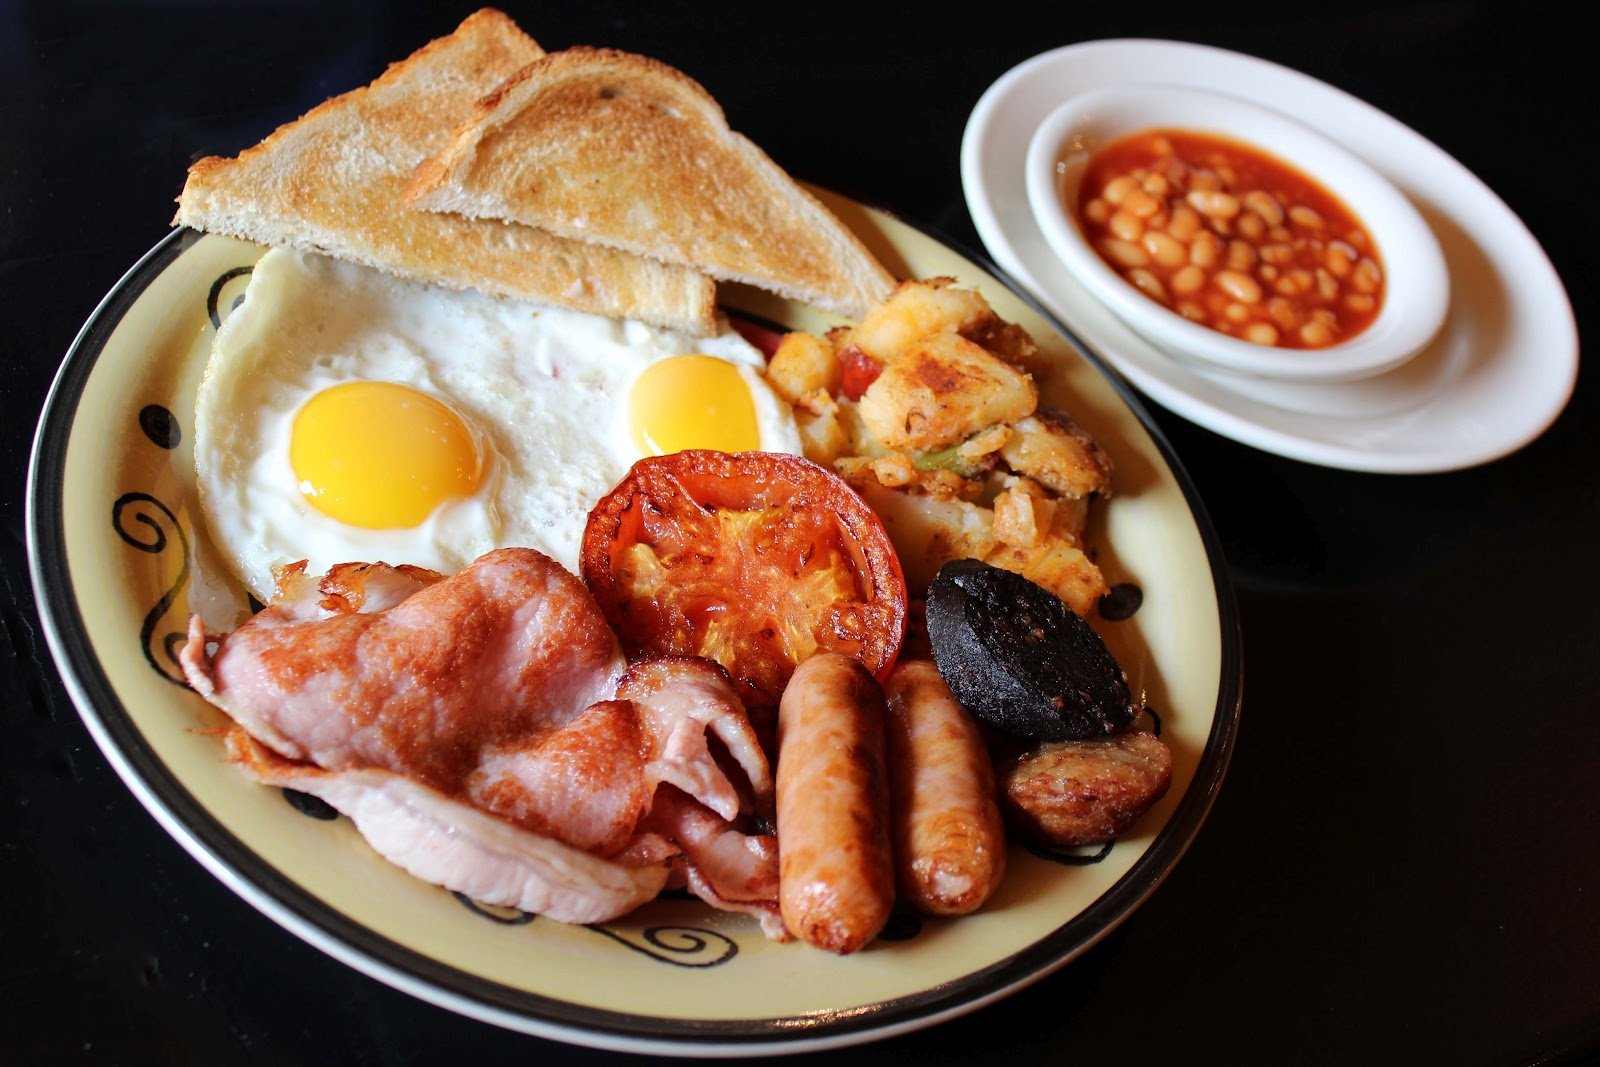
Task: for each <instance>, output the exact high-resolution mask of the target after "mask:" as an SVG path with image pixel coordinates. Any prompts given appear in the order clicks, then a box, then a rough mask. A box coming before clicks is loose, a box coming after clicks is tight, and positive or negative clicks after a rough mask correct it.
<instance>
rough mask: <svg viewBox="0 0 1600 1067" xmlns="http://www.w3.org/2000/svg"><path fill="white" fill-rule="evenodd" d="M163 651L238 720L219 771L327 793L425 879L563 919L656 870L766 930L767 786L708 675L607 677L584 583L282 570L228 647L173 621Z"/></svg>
mask: <svg viewBox="0 0 1600 1067" xmlns="http://www.w3.org/2000/svg"><path fill="white" fill-rule="evenodd" d="M208 645H214V651H208ZM180 659H181V661H182V663H183V667H184V673H185V675H186V676H187V677H188V679H189V683H190V684H191V685H192V686H194V688H195V690H196V691H197V692H199V693H200V695H201V696H203V697H205V698H206V700H208V701H210V702H211V703H212V704H214V705H216V706H217V707H218V708H220V709H221V710H222V711H224V712H225V713H226V714H227V715H228V716H229V717H230V718H231V719H233V721H234V722H235V723H236V724H237V726H238V728H237V729H234V730H231V731H230V732H229V735H228V750H229V755H230V758H231V759H232V760H233V762H234V763H235V764H236V765H238V766H239V767H240V768H241V769H243V770H244V771H245V772H246V773H248V774H250V775H251V776H252V777H254V778H256V779H257V780H259V781H262V782H265V783H267V784H272V785H280V786H287V787H290V788H294V789H299V790H302V791H304V792H308V793H312V794H314V795H316V796H319V797H321V798H322V799H324V800H326V801H327V802H328V803H329V804H331V805H332V806H333V807H334V808H336V809H338V810H339V811H340V812H342V813H344V814H345V815H347V816H349V817H350V818H351V820H352V821H353V822H354V823H355V824H356V827H357V829H358V830H360V831H361V833H362V834H363V836H365V837H366V839H367V841H368V842H369V843H370V844H371V845H372V846H373V848H374V849H376V850H377V851H378V852H379V853H380V854H381V855H383V856H384V857H385V858H387V859H389V860H391V861H392V862H394V863H396V864H398V865H400V866H401V867H404V868H405V869H406V870H408V871H410V872H411V873H413V874H415V875H417V876H418V877H420V878H423V879H426V880H427V881H429V882H433V883H434V884H437V885H442V886H445V887H446V888H449V889H454V890H457V891H459V892H463V893H467V894H469V895H471V896H473V897H475V898H476V899H478V900H482V901H484V902H486V903H492V904H502V905H506V906H508V907H515V908H520V909H522V910H524V911H533V912H538V913H540V914H545V915H549V916H551V917H552V918H557V919H563V920H565V921H569V922H600V921H604V920H606V919H611V918H615V917H616V916H618V915H621V914H623V913H625V912H627V911H630V910H632V909H633V908H634V907H637V906H638V905H639V904H640V903H642V902H643V901H645V900H648V899H650V898H652V897H654V896H655V895H656V894H657V893H658V892H659V891H660V890H661V888H662V887H663V885H665V884H666V883H667V881H668V878H669V875H671V874H672V873H673V869H676V870H677V871H678V872H679V874H680V875H681V876H682V879H683V880H686V881H687V882H688V884H689V886H690V888H691V890H694V891H695V892H697V894H698V895H700V896H702V897H703V898H705V899H706V900H707V901H708V902H709V903H711V904H713V905H714V906H718V907H723V908H729V909H732V910H739V911H748V912H751V913H753V914H756V915H758V916H761V917H763V918H764V919H765V916H764V914H763V901H762V899H761V894H762V893H764V892H767V891H768V888H769V887H768V884H767V883H768V881H769V879H768V877H767V876H768V874H769V873H770V883H771V885H770V891H771V896H770V897H769V898H768V901H767V902H768V903H770V902H771V901H772V900H775V894H776V870H777V868H776V851H777V850H776V842H775V841H774V840H773V839H772V838H771V836H770V834H766V835H763V834H759V833H747V832H746V831H747V830H751V829H753V828H754V827H755V824H756V823H757V822H758V821H760V820H766V819H768V818H769V817H770V815H771V812H772V802H773V793H772V788H773V787H772V775H771V772H770V769H769V767H768V765H767V761H766V757H765V755H764V754H763V752H762V750H761V748H760V745H759V744H758V743H757V742H756V740H755V735H754V733H753V731H752V730H751V728H750V723H749V720H748V718H747V717H746V715H745V712H744V709H743V707H742V706H741V705H740V703H739V700H738V697H737V696H736V695H735V693H734V691H733V688H732V686H731V684H730V683H729V682H728V679H727V676H726V674H725V673H723V672H722V669H721V668H720V667H717V666H716V665H715V664H711V663H708V662H706V661H702V660H694V659H674V660H660V661H654V662H647V663H641V664H635V665H634V666H633V667H632V668H631V669H630V668H627V665H626V663H625V661H624V659H623V656H622V652H621V649H620V648H619V646H618V644H617V640H616V637H615V636H614V635H613V634H612V633H611V630H610V629H609V627H608V626H607V625H606V623H605V620H604V618H603V617H602V616H601V614H600V611H599V609H598V608H597V607H596V606H595V604H594V602H593V601H592V600H591V599H590V597H589V594H588V591H587V590H586V589H585V588H584V587H583V584H582V583H581V582H580V581H579V580H578V579H577V578H576V577H575V576H573V575H571V574H569V573H568V572H567V571H565V570H564V569H563V568H562V567H561V566H560V565H559V564H557V563H556V562H555V561H553V560H551V559H550V558H548V557H547V556H544V555H542V554H540V553H538V552H535V551H533V550H531V549H501V550H499V551H496V552H491V553H489V554H487V555H485V556H483V557H481V558H480V559H479V560H477V561H476V562H474V563H473V564H472V565H471V566H469V567H467V568H466V569H464V570H463V571H461V572H460V573H459V574H457V575H455V576H453V577H450V578H444V577H442V576H440V575H437V574H434V573H433V572H430V571H424V570H421V569H419V568H408V567H390V566H387V565H385V564H345V565H341V566H339V567H335V568H334V569H333V570H332V571H330V572H329V573H328V574H327V575H325V576H323V577H322V578H320V579H317V578H312V577H310V576H307V575H305V574H303V573H301V572H300V571H299V570H297V569H295V568H288V569H286V570H285V571H284V572H283V573H282V574H281V575H280V580H279V589H278V596H277V597H275V598H274V600H273V603H272V604H271V605H270V606H269V607H267V608H266V609H265V610H263V611H262V612H260V613H259V614H257V615H256V616H255V617H254V618H253V619H251V620H250V621H249V622H247V623H245V624H244V625H243V626H241V627H240V628H239V629H237V630H235V631H234V632H233V633H231V634H227V635H223V636H215V635H208V634H207V633H206V632H205V628H204V626H203V625H202V624H201V622H200V620H199V618H198V617H194V618H191V620H190V625H189V641H188V644H187V645H186V646H185V648H184V649H183V652H182V654H181V656H180ZM625 670H626V676H625V675H624V672H625ZM619 683H621V685H620V688H619ZM713 739H714V740H713ZM713 745H714V746H715V751H714V750H713ZM680 791H681V792H680ZM658 801H659V803H658ZM658 806H659V807H660V808H661V810H660V812H659V813H657V814H656V816H655V817H654V818H652V817H651V816H652V810H653V808H655V807H658ZM713 841H715V842H718V845H717V848H716V849H715V851H714V852H713V851H712V850H711V849H710V843H711V842H713ZM714 856H720V857H722V858H721V859H713V857H714ZM763 927H764V928H765V929H767V931H768V933H769V934H772V935H774V936H781V935H782V927H781V924H779V925H778V926H777V927H776V928H774V927H773V926H772V925H771V924H770V923H768V922H766V921H763Z"/></svg>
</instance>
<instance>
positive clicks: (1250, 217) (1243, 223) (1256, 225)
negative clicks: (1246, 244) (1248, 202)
mask: <svg viewBox="0 0 1600 1067" xmlns="http://www.w3.org/2000/svg"><path fill="white" fill-rule="evenodd" d="M1239 232H1240V233H1241V234H1243V235H1244V236H1246V237H1248V238H1250V240H1252V241H1259V240H1260V239H1261V235H1262V234H1264V233H1266V232H1267V224H1266V223H1264V222H1262V221H1261V216H1260V215H1257V214H1255V213H1253V212H1250V213H1247V214H1244V215H1240V216H1239Z"/></svg>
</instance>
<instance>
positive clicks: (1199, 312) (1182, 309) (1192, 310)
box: [1178, 300, 1206, 322]
mask: <svg viewBox="0 0 1600 1067" xmlns="http://www.w3.org/2000/svg"><path fill="white" fill-rule="evenodd" d="M1178 314H1180V315H1182V316H1183V317H1184V318H1186V319H1188V320H1189V321H1190V322H1205V321H1206V309H1205V308H1203V307H1201V306H1200V305H1199V304H1196V303H1195V302H1194V301H1192V300H1185V301H1184V302H1183V303H1181V304H1179V305H1178Z"/></svg>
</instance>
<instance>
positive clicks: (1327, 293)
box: [1317, 267, 1339, 300]
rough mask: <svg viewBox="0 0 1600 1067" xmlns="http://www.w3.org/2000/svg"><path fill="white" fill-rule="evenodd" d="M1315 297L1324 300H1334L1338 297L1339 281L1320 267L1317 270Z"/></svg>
mask: <svg viewBox="0 0 1600 1067" xmlns="http://www.w3.org/2000/svg"><path fill="white" fill-rule="evenodd" d="M1317 295H1318V296H1320V297H1322V299H1324V300H1334V299H1337V298H1338V296H1339V279H1337V278H1335V277H1334V276H1333V275H1331V274H1329V273H1328V272H1327V271H1325V270H1323V269H1322V268H1321V267H1318V268H1317Z"/></svg>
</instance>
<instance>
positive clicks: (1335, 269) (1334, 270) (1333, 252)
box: [1322, 241, 1361, 278]
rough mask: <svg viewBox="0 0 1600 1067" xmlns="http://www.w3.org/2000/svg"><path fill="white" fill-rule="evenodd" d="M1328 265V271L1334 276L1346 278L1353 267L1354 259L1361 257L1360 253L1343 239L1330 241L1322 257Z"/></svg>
mask: <svg viewBox="0 0 1600 1067" xmlns="http://www.w3.org/2000/svg"><path fill="white" fill-rule="evenodd" d="M1322 258H1323V261H1324V262H1326V263H1327V265H1328V273H1329V274H1332V275H1333V276H1334V277H1335V278H1348V277H1350V272H1351V271H1352V270H1354V269H1355V266H1356V260H1358V259H1360V258H1361V253H1359V252H1357V251H1356V250H1355V249H1354V248H1351V247H1350V246H1349V245H1347V244H1345V243H1344V242H1343V241H1330V242H1329V243H1328V251H1327V253H1326V254H1325V255H1324V256H1323V257H1322Z"/></svg>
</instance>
